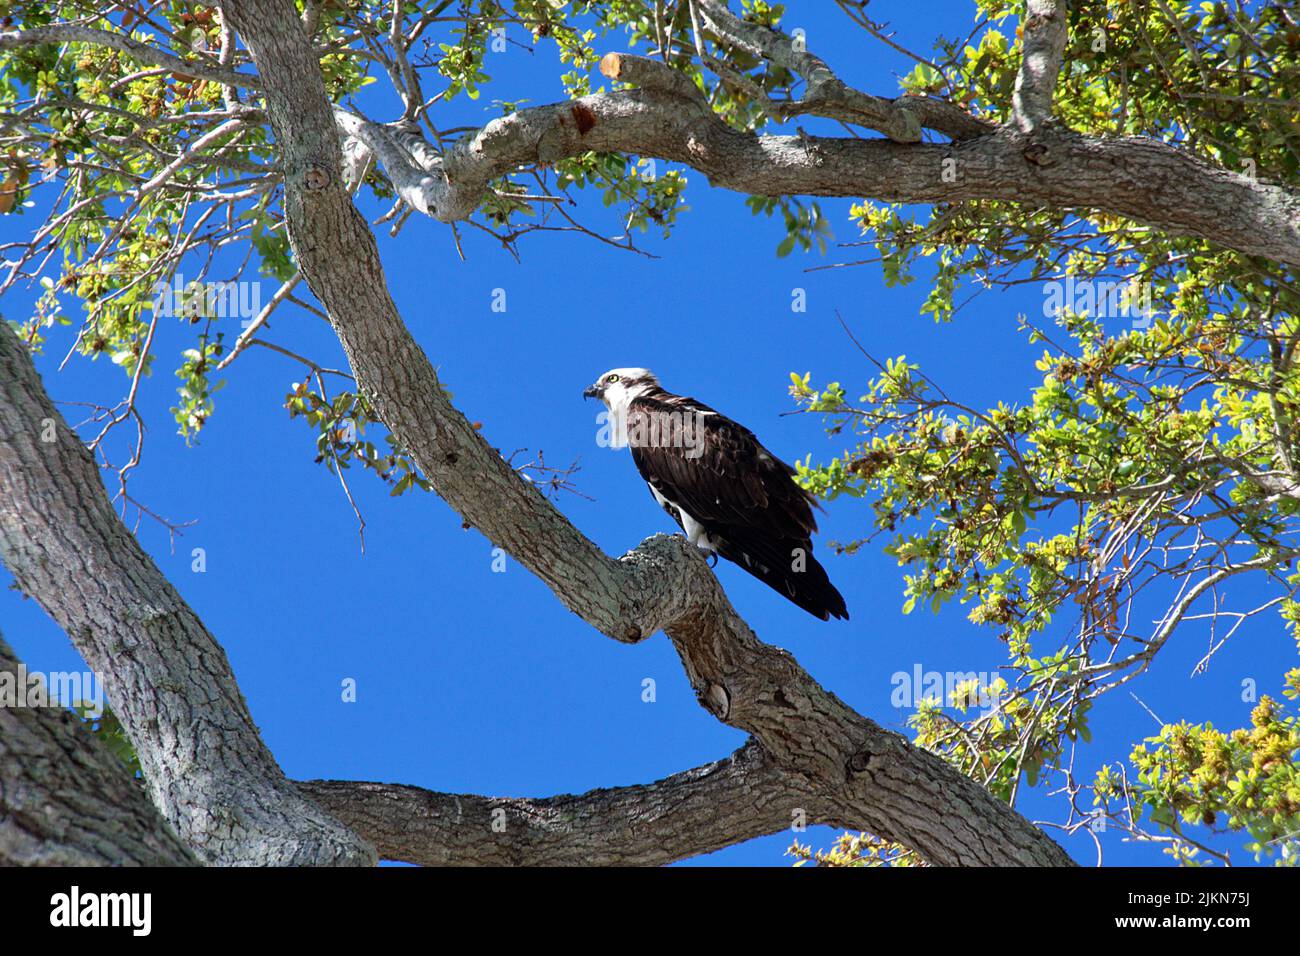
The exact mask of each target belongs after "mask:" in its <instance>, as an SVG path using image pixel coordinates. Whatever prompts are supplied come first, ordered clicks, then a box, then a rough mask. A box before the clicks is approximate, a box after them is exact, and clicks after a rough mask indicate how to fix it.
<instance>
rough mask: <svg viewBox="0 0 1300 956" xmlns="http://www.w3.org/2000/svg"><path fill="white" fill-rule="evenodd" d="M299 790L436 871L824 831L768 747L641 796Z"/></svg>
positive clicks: (609, 860) (696, 848) (637, 855)
mask: <svg viewBox="0 0 1300 956" xmlns="http://www.w3.org/2000/svg"><path fill="white" fill-rule="evenodd" d="M298 787H299V789H301V790H302V792H303V793H305V794H307V796H309V797H311V798H312V799H313V800H315V801H316V802H317V803H319V804H320V805H321V806H323V807H324V808H325V809H327V810H329V812H330V813H332V814H333V815H334V816H336V817H337V818H338V819H340V820H342V821H344V822H346V823H347V824H348V825H349V826H351V827H352V828H353V829H354V830H356V831H357V832H358V833H360V834H362V835H363V836H365V837H366V839H368V840H370V841H371V842H372V843H374V844H375V846H377V847H378V848H379V852H380V854H381V855H382V856H383V857H384V858H385V859H393V860H403V861H406V862H408V863H421V864H425V865H429V866H659V865H662V864H665V863H672V862H673V861H675V860H680V859H683V858H684V857H687V856H696V855H698V854H701V853H709V852H712V851H714V850H720V849H722V848H723V847H727V846H731V845H732V844H735V843H740V842H742V841H743V840H748V839H751V838H753V837H758V836H765V835H767V834H770V833H779V832H781V831H783V830H790V829H791V828H792V827H793V826H794V825H796V824H799V823H809V824H812V823H818V822H822V820H821V818H820V816H819V807H820V801H819V800H818V798H817V797H816V795H815V794H813V793H812V792H811V791H810V789H809V788H808V787H807V786H806V785H805V784H804V783H803V781H802V780H801V779H800V778H799V777H798V776H797V775H795V774H791V773H788V772H786V771H785V770H782V769H781V768H780V767H779V766H777V765H776V762H775V761H773V760H772V758H771V757H770V756H768V755H767V754H765V753H764V752H763V750H762V748H761V747H759V746H758V745H757V744H754V743H753V742H750V743H748V744H746V745H745V746H744V747H742V748H741V749H740V750H738V751H736V752H735V753H734V754H732V755H731V756H730V757H727V758H726V759H724V760H718V761H715V762H713V763H710V764H706V765H705V766H702V767H696V768H694V769H692V770H686V771H683V772H681V773H676V774H673V775H672V776H671V777H668V778H666V779H664V780H659V781H657V782H655V783H651V784H643V785H640V786H634V787H612V788H609V789H601V790H592V791H591V792H589V793H584V794H582V795H580V796H570V795H567V794H565V795H561V796H556V797H546V798H541V799H531V798H508V797H480V796H473V795H470V794H451V793H433V792H430V791H428V790H422V789H420V788H419V787H406V786H401V785H399V784H383V783H356V782H353V781H348V780H312V781H308V782H304V783H300V784H298Z"/></svg>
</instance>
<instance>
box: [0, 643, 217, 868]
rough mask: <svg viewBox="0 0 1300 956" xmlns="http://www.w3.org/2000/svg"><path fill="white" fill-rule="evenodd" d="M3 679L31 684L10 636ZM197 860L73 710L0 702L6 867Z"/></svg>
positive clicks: (0, 830)
mask: <svg viewBox="0 0 1300 956" xmlns="http://www.w3.org/2000/svg"><path fill="white" fill-rule="evenodd" d="M0 674H4V675H7V676H8V677H9V678H10V680H12V681H13V682H14V686H15V687H25V686H26V681H25V680H24V679H23V677H21V676H20V669H19V666H18V659H17V658H16V657H15V656H14V653H13V650H12V649H11V648H10V647H9V645H8V644H7V643H6V642H5V640H4V638H3V637H0ZM27 676H30V675H27ZM20 692H21V691H20ZM65 703H66V702H65ZM197 863H198V860H197V859H196V858H195V857H194V855H193V854H192V853H191V852H190V851H189V849H188V848H187V847H186V846H185V844H184V843H182V842H181V841H180V839H179V838H178V837H177V836H176V834H175V833H174V832H173V831H172V829H171V827H169V826H168V825H167V821H166V820H164V819H163V818H162V817H161V816H159V815H158V811H157V810H156V809H154V807H153V806H152V805H151V804H150V803H149V799H148V798H147V797H146V796H145V793H144V791H143V790H142V789H141V788H140V786H139V784H137V783H136V781H135V780H134V779H132V777H131V774H130V773H128V772H127V769H126V768H125V767H124V766H122V764H121V762H120V761H118V759H117V758H116V757H114V756H113V755H112V754H111V753H109V751H108V749H107V748H105V747H104V746H103V745H102V744H100V743H99V742H98V741H97V740H95V739H93V738H92V737H91V736H90V734H89V733H88V732H87V731H86V729H85V728H84V727H82V726H81V721H80V720H78V719H77V717H76V716H75V715H74V714H73V713H72V712H71V711H69V710H68V709H67V707H65V706H58V705H54V704H53V703H52V704H51V706H45V707H39V706H38V707H32V706H23V705H21V704H19V705H17V706H8V705H6V704H0V866H187V865H188V866H192V865H196V864H197Z"/></svg>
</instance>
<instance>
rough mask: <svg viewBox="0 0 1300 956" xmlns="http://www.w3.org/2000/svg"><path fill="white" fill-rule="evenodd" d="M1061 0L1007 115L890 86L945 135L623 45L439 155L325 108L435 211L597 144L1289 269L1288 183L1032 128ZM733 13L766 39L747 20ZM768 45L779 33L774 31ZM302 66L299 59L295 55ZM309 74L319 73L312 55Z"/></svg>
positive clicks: (802, 186) (448, 214)
mask: <svg viewBox="0 0 1300 956" xmlns="http://www.w3.org/2000/svg"><path fill="white" fill-rule="evenodd" d="M1063 7H1064V5H1063V4H1060V5H1058V4H1056V3H1053V2H1050V0H1035V3H1034V4H1033V5H1032V9H1031V12H1030V15H1029V16H1028V17H1027V18H1026V19H1027V22H1026V34H1027V35H1026V39H1025V46H1026V56H1025V59H1024V61H1023V62H1022V69H1021V74H1020V77H1019V78H1018V81H1017V83H1018V90H1019V92H1018V94H1017V98H1018V102H1019V103H1020V106H1019V107H1018V110H1019V112H1018V114H1017V115H1018V116H1019V117H1020V119H1019V120H1018V122H1017V123H1013V124H1011V125H1010V126H1008V127H1003V128H996V129H995V128H992V127H989V126H987V125H986V124H984V123H982V121H980V120H977V119H975V118H974V117H970V116H968V115H966V114H964V113H962V114H961V115H962V116H964V117H965V119H964V120H961V121H958V120H957V119H956V118H955V115H956V113H961V111H959V110H956V108H955V107H953V106H952V105H951V104H947V103H943V102H942V101H938V100H933V99H929V98H924V97H903V98H900V101H898V102H904V101H905V102H906V109H907V110H908V111H910V112H911V113H912V114H913V115H915V116H916V117H917V118H918V119H919V121H920V122H921V124H922V125H924V126H928V127H933V128H935V129H938V130H940V131H941V132H946V133H947V134H948V135H951V136H953V137H954V138H955V139H956V140H957V141H956V142H953V143H948V144H923V143H893V142H884V141H879V140H861V139H844V138H832V137H816V136H802V135H801V136H756V135H753V134H747V133H741V132H738V131H736V130H733V129H731V128H730V127H728V126H727V125H726V124H725V123H723V122H722V120H720V119H719V118H718V117H717V116H715V115H714V114H713V113H712V112H711V111H709V110H707V109H706V108H704V107H703V106H702V105H701V104H700V102H699V100H698V97H697V96H695V95H694V93H688V92H687V91H686V89H685V87H684V86H683V84H682V83H681V80H682V77H681V75H680V74H678V73H677V72H676V71H673V70H672V69H671V68H669V67H667V66H665V65H663V64H660V63H657V62H653V61H648V60H646V61H644V63H645V64H650V63H653V65H652V66H645V65H644V64H640V63H638V64H637V65H636V66H635V67H630V68H631V69H634V70H635V71H636V72H635V73H632V72H628V69H629V64H631V63H632V62H634V61H636V60H643V59H644V58H634V57H624V56H620V57H617V58H607V59H606V60H605V61H604V64H603V68H604V69H605V70H606V72H607V75H610V76H612V77H616V78H622V79H627V80H628V81H629V82H634V83H636V84H637V85H638V86H639V87H641V88H640V89H639V90H633V91H618V92H613V93H605V94H599V95H596V96H588V97H584V98H582V99H580V100H575V101H573V102H568V103H557V104H552V105H548V106H539V107H534V108H530V109H524V110H519V111H518V112H515V113H512V114H510V115H509V116H505V117H501V118H499V119H496V120H493V121H492V122H491V123H489V124H487V125H486V126H485V127H483V128H482V129H481V130H479V131H478V132H476V133H474V134H471V135H469V136H467V137H465V138H463V139H461V140H458V141H457V143H456V144H455V145H454V146H453V147H452V148H451V149H449V150H448V152H447V153H446V155H440V154H439V153H438V151H437V150H435V149H434V148H433V147H432V146H430V145H429V144H427V143H425V142H424V141H423V140H421V139H420V138H419V137H418V136H417V135H416V134H414V133H413V132H412V131H411V130H409V129H407V128H405V127H399V126H381V125H380V124H375V123H371V122H370V121H368V120H365V119H363V118H361V117H357V116H355V115H354V114H350V113H348V112H347V111H345V110H336V113H335V115H336V116H337V117H339V126H340V132H341V133H342V134H343V135H345V136H351V137H355V138H356V139H359V140H361V141H362V142H364V143H365V144H366V146H367V147H369V148H370V149H372V150H376V151H377V150H378V148H379V145H380V144H381V143H382V142H383V141H384V140H387V141H388V142H387V143H385V144H384V145H385V146H386V147H387V148H386V149H385V152H386V154H387V158H388V162H385V163H384V165H385V170H386V172H387V173H388V175H389V176H390V177H392V178H393V182H394V185H395V186H396V187H397V189H398V191H399V193H400V194H401V195H402V196H403V199H404V200H405V201H406V202H408V203H409V204H410V205H411V206H412V207H413V208H415V209H418V210H419V211H421V212H424V213H426V214H427V215H430V216H432V217H433V218H435V219H437V220H439V221H441V222H457V221H460V220H463V219H466V218H468V217H469V216H470V215H471V214H473V212H474V211H475V210H476V209H477V208H478V204H479V202H480V201H481V200H482V198H483V197H484V196H485V195H486V192H487V189H488V183H489V182H491V181H492V180H493V179H496V178H498V177H500V176H503V175H506V174H508V173H511V172H513V171H515V170H516V169H518V168H519V167H520V166H527V165H538V164H547V163H553V162H555V161H557V160H559V159H563V158H567V157H571V156H576V155H580V154H582V153H584V152H586V151H588V150H603V151H609V152H625V153H635V154H638V155H642V156H647V157H655V158H659V159H665V160H669V161H673V162H680V163H683V164H685V165H688V166H691V167H694V168H696V169H698V170H700V171H701V172H703V173H705V175H707V176H708V177H709V179H710V181H711V182H712V183H713V184H714V185H715V186H720V187H723V188H726V189H733V190H737V191H739V192H744V193H749V194H753V195H771V196H775V195H814V196H844V197H855V198H856V197H868V198H873V199H879V200H883V201H889V202H907V203H916V202H930V203H937V202H945V203H948V202H960V201H962V200H972V199H973V200H979V199H996V200H1004V201H1010V202H1020V203H1026V204H1032V205H1035V206H1046V207H1049V208H1053V209H1085V210H1097V211H1100V212H1107V213H1111V214H1114V215H1118V216H1123V217H1125V218H1128V219H1132V220H1134V221H1135V222H1140V223H1144V224H1146V225H1150V226H1153V227H1155V228H1158V229H1161V230H1163V231H1165V232H1168V233H1170V234H1172V235H1179V236H1193V237H1196V238H1200V239H1205V240H1208V241H1210V242H1213V243H1216V244H1218V245H1221V246H1224V247H1227V248H1229V249H1235V250H1237V251H1239V252H1243V253H1246V254H1249V255H1258V256H1262V257H1264V258H1267V259H1271V260H1273V261H1275V262H1280V263H1284V264H1287V265H1290V266H1296V267H1300V195H1296V193H1295V192H1293V191H1291V190H1288V189H1286V188H1284V187H1281V186H1277V185H1273V184H1270V183H1265V182H1258V181H1256V180H1253V179H1251V178H1250V177H1247V176H1244V175H1240V174H1237V173H1233V172H1230V171H1228V170H1225V169H1222V168H1219V167H1216V166H1212V165H1210V164H1208V163H1205V162H1202V161H1201V160H1199V159H1196V158H1195V157H1193V156H1191V155H1190V154H1188V153H1187V152H1186V151H1185V150H1183V149H1180V148H1178V147H1175V146H1170V145H1167V144H1164V143H1161V142H1159V141H1157V140H1153V139H1149V138H1146V137H1100V136H1083V135H1080V134H1077V133H1073V132H1071V131H1069V130H1066V129H1051V128H1049V127H1047V125H1046V124H1045V122H1044V120H1045V119H1046V118H1047V117H1049V116H1050V104H1051V96H1052V90H1053V88H1054V85H1055V77H1056V73H1057V72H1058V71H1059V66H1060V56H1059V54H1058V55H1056V56H1055V60H1053V51H1054V50H1057V49H1058V46H1059V47H1060V48H1061V49H1063V44H1064V30H1065V20H1064V14H1063V13H1062V12H1061V11H1062V10H1063ZM1035 11H1037V12H1035ZM1035 17H1036V18H1037V19H1035ZM744 25H745V26H747V27H752V28H754V29H756V30H759V31H761V32H763V33H765V34H767V35H769V36H772V37H777V38H778V39H780V38H779V34H774V33H772V32H771V31H767V30H766V29H765V28H762V27H759V26H757V25H755V24H744ZM39 29H40V30H41V31H51V30H57V31H65V30H75V31H77V32H76V33H75V35H74V34H72V33H66V34H65V33H64V32H56V33H53V34H48V33H37V32H35V31H32V30H25V31H18V32H17V33H6V34H0V50H4V49H8V48H11V47H12V46H13V45H15V44H18V43H23V42H32V41H34V40H37V39H39V40H41V41H42V42H49V40H50V38H51V37H63V39H65V40H70V39H77V40H81V41H84V42H96V43H104V44H106V45H110V46H114V47H115V48H119V49H123V50H124V52H130V53H131V55H133V56H135V55H137V54H138V55H139V57H140V58H142V59H144V60H145V61H146V62H155V63H163V64H164V65H167V66H168V68H169V69H175V70H178V71H182V72H185V71H188V72H190V73H191V74H193V75H199V74H197V73H195V72H194V69H193V64H191V63H190V62H189V61H185V60H180V59H178V58H175V57H171V56H170V55H168V54H164V53H161V51H158V50H155V49H153V48H151V47H147V46H145V45H144V44H138V43H137V41H131V40H129V38H124V39H126V40H127V41H129V43H130V44H135V46H130V47H129V48H128V47H126V46H124V45H123V42H122V39H119V38H120V37H121V35H120V34H113V33H109V32H107V31H96V30H92V29H90V28H86V27H72V26H68V25H60V26H57V27H42V28H39ZM780 42H783V43H785V44H788V43H789V41H788V38H787V39H783V40H780ZM137 46H138V47H140V49H138V50H137V49H136V47H137ZM144 51H148V52H147V53H146V52H144ZM814 59H815V58H814ZM817 62H821V61H820V60H817ZM1053 62H1055V64H1056V65H1055V66H1052V63H1053ZM302 65H303V67H304V68H306V63H305V62H304V63H303V64H302ZM643 66H644V68H642V67H643ZM205 69H207V68H206V67H205ZM312 71H313V72H314V73H318V72H319V67H318V65H315V62H314V60H313V66H312ZM205 75H206V74H205ZM210 78H213V79H217V80H218V81H219V82H227V83H235V84H238V85H244V86H256V85H257V84H258V83H260V82H261V80H260V79H259V78H258V77H254V76H248V75H247V74H238V73H232V72H229V71H225V72H223V73H222V74H221V75H220V76H219V77H218V76H216V75H215V74H212V75H211V76H210ZM686 85H687V86H689V85H690V84H689V83H688V84H686ZM692 90H693V87H692ZM882 102H888V101H882ZM954 111H955V112H954ZM972 124H973V125H972ZM1024 130H1028V131H1029V132H1030V133H1031V134H1032V135H1026V133H1025V132H1024ZM381 162H384V160H383V159H382V158H381Z"/></svg>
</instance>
